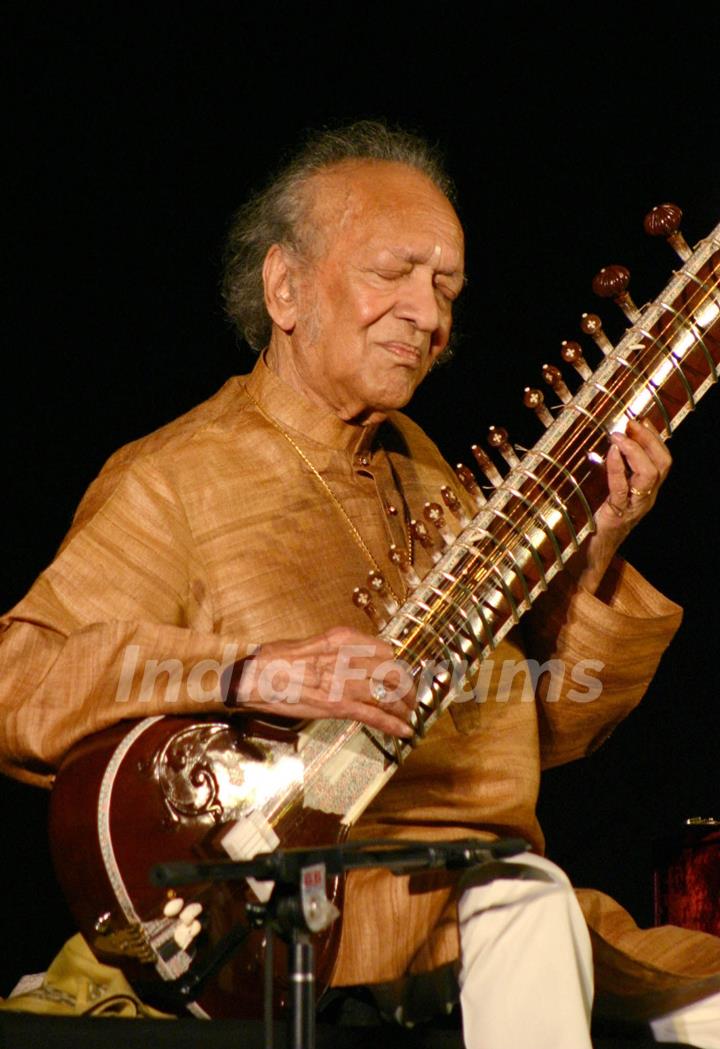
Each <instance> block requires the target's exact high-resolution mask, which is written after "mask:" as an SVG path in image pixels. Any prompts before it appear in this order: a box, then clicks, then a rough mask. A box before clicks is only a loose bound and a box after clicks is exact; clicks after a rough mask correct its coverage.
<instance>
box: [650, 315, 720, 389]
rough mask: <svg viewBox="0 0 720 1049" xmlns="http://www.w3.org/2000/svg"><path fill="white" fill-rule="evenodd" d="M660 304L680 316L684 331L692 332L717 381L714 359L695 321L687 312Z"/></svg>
mask: <svg viewBox="0 0 720 1049" xmlns="http://www.w3.org/2000/svg"><path fill="white" fill-rule="evenodd" d="M662 305H663V307H664V308H665V309H666V310H667V311H668V312H669V313H672V315H673V316H674V317H679V318H681V321H680V323H682V324H683V325H684V327H685V329H686V331H689V332H691V333H692V335H693V336H694V339H695V344H696V345H698V346H700V348H701V349H702V351H703V353H704V354H705V359H706V361H707V362H708V364H709V365H710V373H711V375H712V377H713V379H714V380H715V382H717V377H718V374H717V370H716V368H715V361H714V360H713V359H712V356H711V355H710V351H709V350H708V348H707V346H706V345H705V340H704V339H703V337H702V334H701V333H700V331H699V330H698V328H697V326H696V325H695V322H694V321H693V319H692V317H690V318H688V316H687V314H684V313H680V312H679V310H674V309H673V308H672V306H668V305H667V304H666V303H663V304H662Z"/></svg>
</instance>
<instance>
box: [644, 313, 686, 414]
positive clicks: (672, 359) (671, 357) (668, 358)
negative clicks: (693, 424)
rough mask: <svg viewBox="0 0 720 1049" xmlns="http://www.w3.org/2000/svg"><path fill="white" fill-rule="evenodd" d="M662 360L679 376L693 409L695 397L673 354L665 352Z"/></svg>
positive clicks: (652, 337)
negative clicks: (670, 365)
mask: <svg viewBox="0 0 720 1049" xmlns="http://www.w3.org/2000/svg"><path fill="white" fill-rule="evenodd" d="M660 305H661V306H662V307H663V308H665V303H664V302H661V303H660ZM670 312H672V311H670ZM638 331H639V332H641V333H642V334H643V335H646V336H647V338H648V339H650V340H651V341H653V342H655V343H657V342H658V339H657V338H655V337H654V336H652V335H651V334H650V332H648V331H645V329H644V328H638ZM663 360H666V361H669V362H670V363H671V364H672V365H673V367H674V368H675V369H676V371H677V373H678V375H679V376H680V381H681V382H682V384H683V386H684V387H685V393H686V394H687V399H688V404H689V405H690V408H691V409H692V408H694V407H695V396H694V394H693V391H692V387H691V385H690V383H689V382H688V381H687V376H686V375H685V372H684V371H683V370H682V368H681V367H680V364H679V362H678V360H677V358H676V356H675V354H674V353H673V351H672V350H669V352H667V353H666V354H665V355H664V356H663Z"/></svg>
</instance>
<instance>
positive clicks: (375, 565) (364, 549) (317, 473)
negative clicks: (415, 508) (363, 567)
mask: <svg viewBox="0 0 720 1049" xmlns="http://www.w3.org/2000/svg"><path fill="white" fill-rule="evenodd" d="M245 393H246V394H247V396H248V397H249V399H250V400H251V401H252V402H253V404H254V405H255V407H256V408H257V410H258V411H259V412H260V414H261V415H262V417H263V419H266V420H267V422H269V423H270V425H271V426H272V427H273V428H274V429H275V430H277V432H278V433H279V434H280V435H281V436H282V437H284V438H285V440H286V441H287V443H288V444H289V445H290V447H291V448H294V450H295V451H296V452H297V454H298V455H299V456H300V458H301V459H302V461H303V462H304V463H305V465H306V466H307V468H308V469H309V470H310V472H311V473H312V475H313V477H315V478H316V479H317V480H318V481H319V483H320V485H321V486H322V488H323V489H324V491H325V493H326V495H327V496H328V497H329V499H330V501H331V502H332V504H333V505H334V506H335V508H336V510H337V511H338V513H339V514H340V516H341V517H342V519H343V521H344V522H345V525H346V526H347V529H348V531H349V532H350V534H351V535H352V537H353V539H354V540H355V542H356V543H357V545H358V546H359V547H360V549H361V550H362V552H363V553H364V555H365V557H366V558H367V559H368V561H369V562H370V564H371V565H372V567H373V569H374V571H375V572H377V573H378V575H381V576H382V577H383V579H385V585H386V586H387V588H388V590H389V591H390V593H391V595H392V597H393V598H394V600H395V601H396V602H397V604H398V605H401V604H402V603H403V602H402V599H401V598H400V597H398V595H397V594H396V593H395V591H394V590H393V588H392V587H391V586H390V583H389V582H388V580H387V577H386V573H385V572H383V571H382V569H381V568H380V565H379V564H378V563H377V561H376V560H375V558H374V557H373V554H372V551H371V550H370V547H369V546H368V545H367V543H366V542H365V540H364V539H363V537H362V536H361V535H360V532H359V531H358V529H357V528H356V527H355V525H354V524H353V522H352V520H351V518H350V515H349V514H348V512H347V510H346V509H345V507H344V506H343V504H342V503H341V502H340V500H339V499H338V497H337V496H336V495H335V493H334V492H333V490H332V488H331V487H330V485H329V484H328V483H327V481H326V480H325V478H324V477H323V476H322V474H321V473H320V471H319V470H318V469H317V467H315V466H313V464H312V463H311V462H310V460H309V459H308V457H307V455H305V452H304V451H303V450H302V448H301V447H300V446H299V445H298V444H296V442H295V441H294V440H293V439H292V437H291V436H290V434H289V433H286V431H285V430H283V428H282V426H280V424H279V423H277V422H276V421H275V420H274V419H273V418H272V416H271V415H268V413H267V412H266V411H264V409H263V408H262V407H261V406H260V405H259V404H258V402H257V401H256V400H255V398H254V397H253V395H252V394H251V393H250V391H249V390H248V388H247V386H246V387H245ZM407 546H408V549H407V555H408V563H409V564H412V561H413V556H412V555H413V543H412V533H411V532H410V528H409V526H408V538H407Z"/></svg>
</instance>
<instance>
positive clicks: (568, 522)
mask: <svg viewBox="0 0 720 1049" xmlns="http://www.w3.org/2000/svg"><path fill="white" fill-rule="evenodd" d="M516 447H518V448H519V447H520V446H519V445H516ZM515 469H516V472H517V473H521V474H525V476H526V477H529V478H530V479H531V480H532V481H535V483H536V484H539V485H540V487H541V488H542V490H543V491H544V492H545V494H546V495H547V496H548V498H549V499H551V500H552V501H553V502H554V503H555V504H556V505H557V508H558V510H559V511H560V513H561V514H562V515H563V518H564V519H565V524H566V525H567V528H568V532H569V533H570V539H571V540H572V544H573V546H574V547H575V549H576V550H579V548H580V543H579V540H578V537H577V532H576V531H575V526H574V525H573V523H572V518H571V517H570V513H569V511H568V508H567V506H566V505H565V503H564V502H563V501H562V499H561V498H560V496H559V495H557V493H556V492H554V491H553V490H552V488H550V487H549V486H548V485H546V484H545V482H544V481H543V480H541V479H540V478H539V477H538V475H537V474H535V473H533V472H532V470H526V469H523V467H522V466H518V467H516V468H515Z"/></svg>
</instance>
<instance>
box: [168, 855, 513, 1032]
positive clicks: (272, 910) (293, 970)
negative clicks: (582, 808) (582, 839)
mask: <svg viewBox="0 0 720 1049" xmlns="http://www.w3.org/2000/svg"><path fill="white" fill-rule="evenodd" d="M529 847H530V846H529V845H528V843H527V842H526V841H524V840H523V839H522V838H500V839H498V840H497V841H481V840H478V839H476V838H464V839H461V840H459V841H441V842H427V841H403V842H396V841H388V840H387V839H373V840H369V841H356V842H348V843H346V844H342V845H330V846H327V847H324V848H318V847H312V848H297V849H280V850H277V851H275V852H266V853H258V855H257V856H255V857H254V858H253V859H252V860H242V861H240V862H237V861H234V860H210V861H207V862H204V861H203V862H199V863H194V862H189V861H185V860H182V861H177V862H170V863H160V864H157V865H156V866H154V867H153V868H152V870H151V872H150V880H151V881H152V882H153V883H154V884H155V885H162V886H173V887H174V886H178V885H187V884H190V883H192V882H208V881H244V880H245V879H246V878H255V879H257V880H258V881H272V882H273V883H274V887H273V891H272V894H271V896H270V899H269V900H268V901H267V903H252V902H251V903H247V904H246V907H245V909H246V912H247V915H248V925H247V926H236V927H235V928H234V929H232V930H231V931H230V932H229V933H228V934H227V936H225V937H223V939H222V940H221V941H220V943H219V944H218V945H217V946H216V948H215V950H214V951H213V952H212V954H211V955H210V957H209V958H205V959H204V960H203V961H202V962H198V963H193V965H192V966H191V968H190V970H189V971H188V972H187V973H185V974H184V975H183V976H181V977H179V978H178V979H176V980H172V981H169V982H168V984H166V985H165V989H166V991H167V999H166V1000H167V1001H175V1003H177V1002H182V1004H183V1005H186V1004H187V1003H188V1002H190V1001H193V1000H194V998H196V997H197V996H198V994H200V991H201V990H202V987H203V985H204V984H205V983H206V981H207V980H208V979H209V978H210V976H212V975H213V974H214V973H215V972H216V971H217V969H218V968H220V967H221V966H222V965H223V964H224V963H225V962H226V961H227V960H228V958H229V957H230V956H231V954H232V953H234V951H235V950H237V949H238V947H239V946H240V945H241V944H242V942H243V941H244V940H245V938H246V936H247V935H248V934H249V932H250V931H251V929H253V928H265V929H266V931H267V941H266V942H267V945H268V946H267V948H266V954H265V980H264V987H265V994H264V999H265V1010H264V1012H265V1045H266V1049H272V1044H273V1043H272V1039H273V1016H272V949H271V945H272V936H273V934H274V933H277V935H279V936H280V937H281V938H282V939H284V940H285V941H286V943H287V944H288V984H289V987H290V1025H289V1030H288V1042H287V1045H288V1047H289V1049H315V948H314V944H313V939H312V937H313V934H314V933H318V932H321V931H322V930H323V929H326V928H328V926H330V925H331V924H332V923H333V922H334V921H335V919H336V918H337V917H338V916H339V913H340V912H339V911H338V909H337V908H336V907H335V905H334V904H333V903H332V902H331V901H330V900H329V899H328V896H327V892H326V877H327V875H331V876H333V875H341V874H345V873H346V872H347V871H350V870H357V869H359V868H371V867H382V868H384V869H385V870H389V871H391V872H392V873H393V874H396V875H400V874H411V873H414V872H416V871H423V870H438V869H445V870H461V869H464V868H468V867H474V866H477V865H479V864H482V863H487V862H488V861H490V860H496V859H501V858H503V857H509V856H515V855H517V854H518V853H521V852H527V850H528V849H529Z"/></svg>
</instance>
